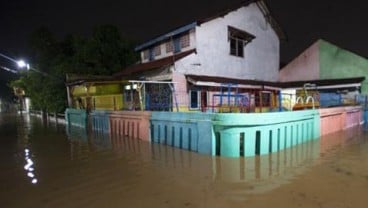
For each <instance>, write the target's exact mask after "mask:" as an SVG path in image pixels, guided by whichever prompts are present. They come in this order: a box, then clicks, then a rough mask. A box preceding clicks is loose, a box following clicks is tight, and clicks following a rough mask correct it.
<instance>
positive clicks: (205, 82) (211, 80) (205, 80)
mask: <svg viewBox="0 0 368 208" xmlns="http://www.w3.org/2000/svg"><path fill="white" fill-rule="evenodd" d="M186 78H187V80H188V81H189V82H191V83H192V84H195V85H200V86H217V87H220V86H225V85H224V84H236V85H238V87H241V88H257V87H258V88H261V89H287V88H294V89H298V88H303V86H304V85H305V84H309V85H315V86H316V88H317V89H323V88H328V87H329V86H330V87H331V86H333V87H336V88H338V87H347V86H356V85H354V84H360V83H361V82H362V81H364V80H365V77H353V78H344V79H324V80H306V81H296V82H269V81H260V80H249V79H234V78H227V77H215V76H200V75H186Z"/></svg>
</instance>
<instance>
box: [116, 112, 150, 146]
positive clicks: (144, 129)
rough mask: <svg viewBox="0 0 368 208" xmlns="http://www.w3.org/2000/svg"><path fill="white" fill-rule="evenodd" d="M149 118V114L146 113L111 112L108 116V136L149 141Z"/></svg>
mask: <svg viewBox="0 0 368 208" xmlns="http://www.w3.org/2000/svg"><path fill="white" fill-rule="evenodd" d="M150 117H151V112H148V111H113V112H112V113H111V114H110V134H111V135H114V134H116V135H123V136H128V137H130V138H138V139H142V140H145V141H150Z"/></svg>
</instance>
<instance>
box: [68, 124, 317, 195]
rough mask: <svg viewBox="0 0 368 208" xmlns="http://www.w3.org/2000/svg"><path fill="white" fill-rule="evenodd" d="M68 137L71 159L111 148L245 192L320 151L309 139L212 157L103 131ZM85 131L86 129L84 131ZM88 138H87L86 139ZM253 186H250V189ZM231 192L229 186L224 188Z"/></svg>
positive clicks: (282, 176)
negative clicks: (263, 151)
mask: <svg viewBox="0 0 368 208" xmlns="http://www.w3.org/2000/svg"><path fill="white" fill-rule="evenodd" d="M74 133H75V134H74V135H73V134H71V135H69V138H70V139H71V144H70V145H71V159H75V158H80V157H81V155H83V154H85V153H86V151H89V152H93V151H101V150H108V149H110V150H112V152H114V153H115V154H116V155H118V156H119V155H120V156H124V157H129V156H132V155H133V156H134V157H136V158H139V160H142V161H149V162H151V163H152V162H153V163H154V164H156V165H159V166H160V167H162V168H165V169H175V171H180V172H190V174H191V175H193V174H194V175H198V177H201V178H208V179H210V181H212V183H213V184H212V185H213V186H217V185H219V186H220V187H222V186H224V184H225V183H227V184H237V185H238V186H239V185H241V184H243V185H244V187H245V188H244V190H243V191H246V192H247V193H261V192H264V191H267V190H271V189H273V188H276V187H278V186H280V185H281V184H283V183H287V182H288V181H290V180H291V179H292V178H293V177H295V176H296V175H297V174H301V173H303V171H305V170H306V169H307V168H308V167H309V166H310V165H313V163H314V161H315V160H316V159H317V158H318V157H319V155H320V142H319V140H315V141H309V142H306V143H303V144H300V145H297V146H295V147H293V148H289V149H285V150H283V151H280V152H277V153H273V154H269V155H264V156H256V157H246V158H244V157H241V158H227V157H211V156H207V155H199V154H197V153H193V152H190V151H185V150H181V149H178V148H173V147H170V146H166V145H160V144H156V143H152V144H151V143H148V142H144V141H141V140H137V139H131V138H127V137H123V136H114V137H109V135H106V134H91V135H90V136H86V135H84V136H80V135H81V132H77V131H74ZM86 134H87V133H86ZM86 138H88V139H87V140H85V139H86ZM249 187H252V189H249ZM226 191H230V192H233V191H232V190H231V189H229V190H226Z"/></svg>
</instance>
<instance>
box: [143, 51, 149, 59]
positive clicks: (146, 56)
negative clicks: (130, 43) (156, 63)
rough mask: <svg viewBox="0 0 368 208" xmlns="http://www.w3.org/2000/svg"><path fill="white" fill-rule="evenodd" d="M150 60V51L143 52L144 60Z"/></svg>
mask: <svg viewBox="0 0 368 208" xmlns="http://www.w3.org/2000/svg"><path fill="white" fill-rule="evenodd" d="M148 58H149V51H148V50H144V51H143V60H147V59H148Z"/></svg>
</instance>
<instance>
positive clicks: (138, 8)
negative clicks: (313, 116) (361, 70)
mask: <svg viewBox="0 0 368 208" xmlns="http://www.w3.org/2000/svg"><path fill="white" fill-rule="evenodd" d="M237 2H239V0H187V1H176V0H154V1H153V0H151V1H150V0H139V1H129V2H128V1H121V0H120V1H113V0H104V1H86V0H81V1H78V0H73V1H72V0H63V1H49V0H47V1H46V0H33V1H32V0H2V3H1V7H0V27H1V30H0V53H3V54H6V55H8V56H11V57H14V58H18V57H24V54H25V51H26V48H27V41H28V40H27V39H28V37H29V34H30V33H31V32H32V31H34V30H35V29H36V28H38V27H40V26H47V27H48V28H49V29H50V30H51V31H52V32H54V33H55V34H56V35H57V36H58V37H60V38H61V37H64V36H65V35H66V34H81V35H89V34H90V32H91V31H92V29H93V27H94V26H96V25H101V24H113V25H116V26H117V27H118V28H120V29H121V31H122V33H123V34H125V35H126V36H127V37H129V38H131V39H135V40H136V41H138V42H143V41H144V40H147V39H150V38H152V37H154V36H156V35H160V34H163V33H166V32H168V31H170V30H171V29H174V28H176V27H178V26H181V25H184V24H188V23H191V22H192V21H194V20H197V19H201V18H204V17H208V16H211V15H213V14H216V13H217V12H218V11H221V10H223V9H224V8H227V7H229V6H230V7H231V5H233V4H234V3H237ZM266 3H267V5H268V6H269V9H270V11H271V14H272V16H273V17H274V18H275V19H276V20H277V21H278V23H279V24H280V26H281V27H282V29H283V31H284V32H285V34H286V35H287V41H283V42H281V60H280V61H281V63H287V62H289V61H290V60H291V59H292V58H294V57H296V56H297V55H298V54H299V53H301V52H302V51H303V50H304V49H306V48H307V47H308V46H309V45H311V44H312V43H313V42H315V41H316V40H318V39H319V38H322V39H325V40H327V41H329V42H331V43H333V44H336V45H338V46H339V47H342V48H345V49H347V50H350V51H353V52H355V53H357V54H359V55H361V56H364V57H368V44H367V43H368V41H367V40H368V29H367V23H366V20H368V12H366V11H368V6H367V5H366V3H365V1H351V2H346V1H326V0H325V1H318V0H315V1H313V0H312V1H297V0H273V1H272V0H266ZM24 58H26V57H24ZM0 59H2V58H0ZM0 64H2V65H7V67H9V68H14V67H15V66H13V65H11V63H9V61H5V60H0ZM8 74H9V73H8V72H5V71H3V70H0V76H1V77H2V78H1V79H0V85H3V84H4V83H5V82H6V81H4V79H6V78H5V77H7V75H8ZM0 87H1V86H0Z"/></svg>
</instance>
